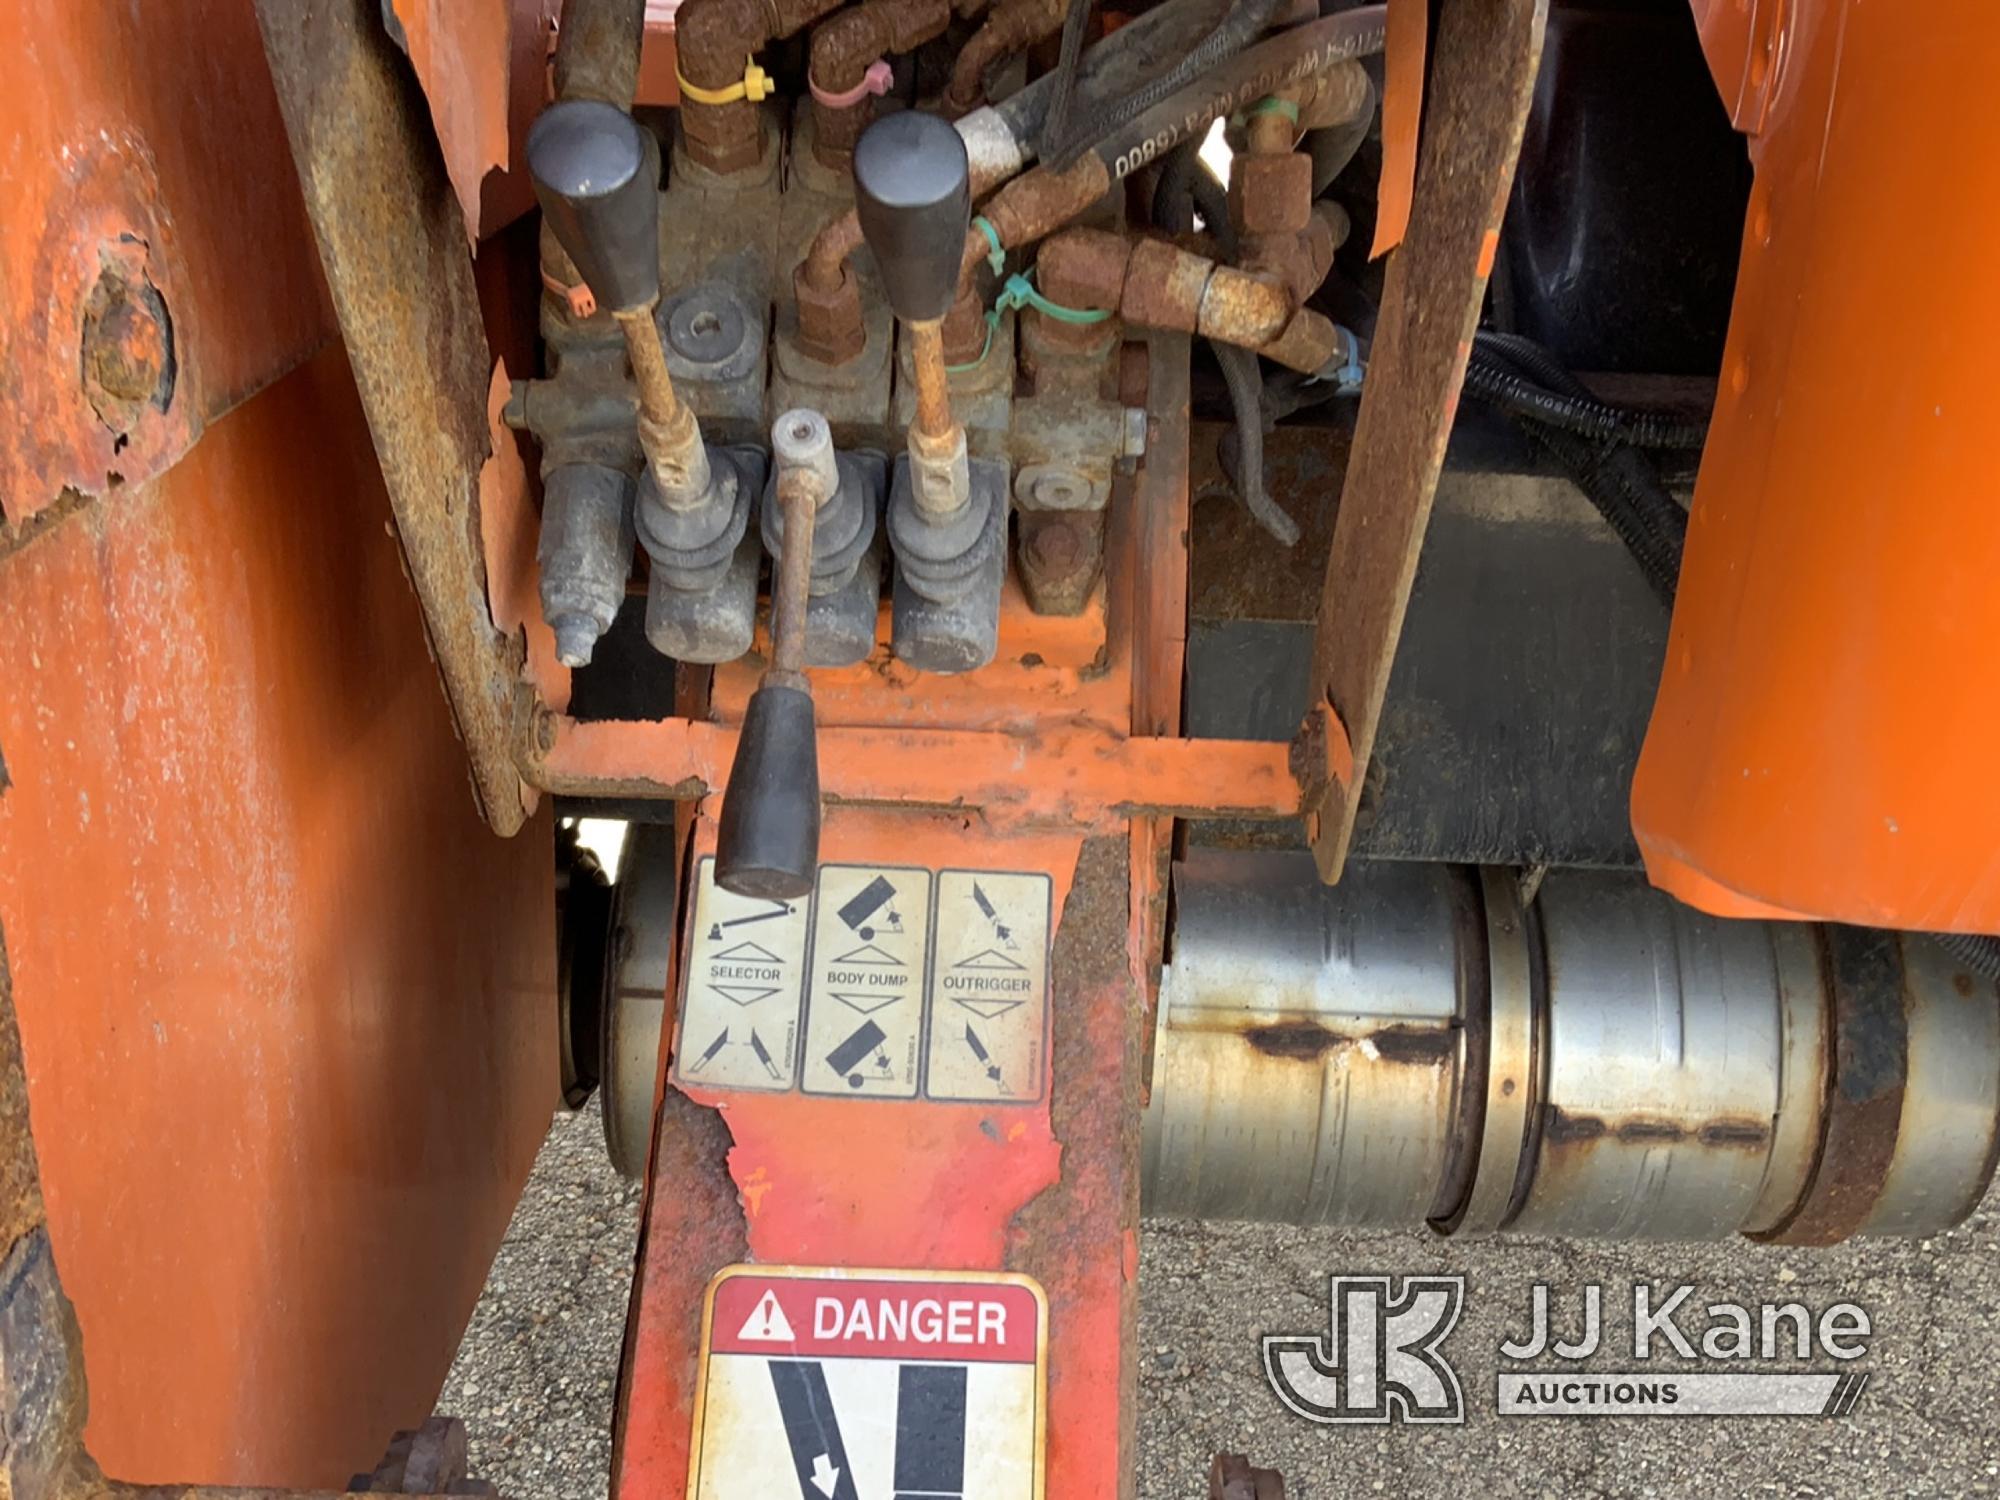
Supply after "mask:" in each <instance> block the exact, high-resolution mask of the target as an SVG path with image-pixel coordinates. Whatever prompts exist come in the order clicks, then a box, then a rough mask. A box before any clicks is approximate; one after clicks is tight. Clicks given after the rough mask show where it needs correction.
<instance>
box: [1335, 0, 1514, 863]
mask: <svg viewBox="0 0 2000 1500" xmlns="http://www.w3.org/2000/svg"><path fill="white" fill-rule="evenodd" d="M1415 9H1420V7H1416V8H1415ZM1546 12H1547V0H1448V3H1447V4H1446V5H1445V6H1444V8H1443V17H1442V20H1441V22H1440V25H1439V29H1438V36H1437V46H1436V51H1435V59H1434V62H1433V65H1432V71H1431V77H1430V90H1429V101H1430V106H1429V119H1428V125H1427V129H1426V130H1425V133H1424V140H1423V155H1422V160H1421V162H1420V165H1419V168H1418V174H1417V186H1416V196H1415V201H1414V204H1413V207H1412V212H1411V219H1410V227H1409V234H1408V237H1407V238H1406V239H1405V241H1404V242H1403V244H1402V246H1401V247H1400V248H1399V249H1398V250H1397V251H1396V252H1395V254H1394V255H1393V257H1392V258H1391V260H1390V262H1389V270H1388V280H1387V283H1386V286H1385V288H1384V292H1383V302H1382V316H1381V319H1380V321H1379V323H1378V324H1377V329H1376V339H1375V346H1374V351H1373V356H1372V359H1371V361H1370V364H1369V370H1368V386H1367V391H1366V393H1365V394H1364V395H1363V397H1362V402H1361V415H1360V425H1359V427H1358V429H1357V431H1356V433H1355V439H1354V451H1353V458H1352V461H1351V462H1350V464H1349V466H1348V470H1347V479H1346V484H1345V487H1344V489H1343V490H1342V492H1341V504H1340V515H1339V519H1338V521H1337V522H1336V523H1335V526H1334V533H1333V548H1332V551H1331V552H1330V553H1329V554H1328V557H1327V563H1326V579H1325V584H1324V586H1323V590H1322V594H1321V603H1320V614H1319V634H1318V640H1317V642H1316V644H1315V648H1314V653H1313V671H1312V678H1311V683H1312V688H1311V692H1312V702H1313V703H1314V704H1318V703H1321V702H1324V703H1327V704H1330V705H1331V706H1332V708H1333V710H1334V711H1335V713H1337V714H1338V715H1339V716H1340V719H1341V721H1342V722H1343V723H1344V724H1345V725H1346V726H1347V730H1348V734H1349V736H1350V737H1351V739H1352V741H1353V745H1354V762H1355V773H1356V774H1355V777H1354V780H1353V781H1352V782H1351V783H1349V784H1348V785H1345V786H1343V785H1340V784H1338V783H1335V784H1332V785H1330V786H1329V787H1328V788H1327V789H1326V793H1325V795H1324V796H1323V797H1322V798H1321V800H1320V802H1319V804H1318V805H1317V806H1316V807H1314V808H1313V809H1312V810H1311V811H1310V813H1309V818H1308V832H1309V834H1310V836H1311V838H1312V843H1313V853H1314V855H1315V857H1316V858H1317V860H1318V861H1319V867H1320V873H1321V874H1322V875H1323V876H1324V877H1325V878H1326V879H1327V880H1337V879H1339V877H1340V872H1341V869H1342V867H1343V866H1344V865H1345V863H1346V861H1347V849H1348V845H1349V843H1350V842H1351V841H1352V839H1353V835H1354V818H1355V813H1356V811H1357V810H1358V808H1359V805H1360V798H1359V796H1358V793H1359V790H1360V787H1361V785H1362V782H1363V780H1364V779H1365V777H1366V775H1367V768H1368V760H1369V757H1370V755H1371V754H1372V753H1373V751H1374V747H1375V734H1376V729H1377V727H1378V725H1379V723H1380V720H1381V714H1382V702H1383V698H1384V697H1385V695H1386V694H1387V691H1388V686H1389V670H1390V667H1391V666H1392V665H1393V664H1394V661H1395V655H1396V642H1397V640H1398V638H1399V637H1400V635H1401V634H1402V628H1403V612H1404V609H1405V607H1406V606H1407V604H1408V603H1409V597H1410V585H1411V583H1412V581H1413V580H1414V578H1415V576H1416V568H1417V554H1418V552H1419V550H1420V549H1421V548H1422V546H1423V539H1424V529H1425V526H1426V525H1427V523H1428V522H1429V519H1430V506H1431V497H1432V494H1433V493H1434V491H1435V490H1436V488H1437V480H1438V473H1439V471H1440V469H1441V468H1442V467H1443V464H1444V448H1445V439H1446V436H1447V434H1449V432H1450V431H1451V424H1452V419H1453V416H1454V415H1455V414H1456V411H1457V407H1458V391H1459V385H1460V382H1461V381H1462V379H1463V377H1464V372H1465V362H1466V357H1467V355H1468V353H1469V351H1470V349H1471V340H1472V330H1473V326H1474V324H1475V323H1476V322H1477V321H1478V318H1479V309H1480V302H1481V299H1482V298H1483V297H1484V295H1485V290H1486V279H1487V276H1488V274H1489V273H1490V271H1491V270H1492V256H1493V246H1494V244H1495V243H1496V236H1497V234H1498V230H1499V225H1500V218H1501V215H1502V213H1503V212H1504V210H1505V207H1506V200H1507V189H1508V186H1509V184H1510V183H1511V181H1512V180H1513V174H1514V163H1515V160H1516V158H1517V157H1518V155H1519V153H1520V147H1521V132H1522V129H1523V126H1524V123H1525V121H1526V119H1527V108H1528V99H1529V95H1530V92H1531V91H1532V88H1533V84H1534V78H1535V69H1536V64H1537V62H1538V61H1539V59H1540V56H1541V40H1542V27H1543V23H1544V20H1545V18H1546ZM1307 706H1308V705H1305V704H1301V705H1300V709H1301V711H1303V710H1304V709H1305V708H1306V707H1307Z"/></svg>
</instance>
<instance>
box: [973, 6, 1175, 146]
mask: <svg viewBox="0 0 2000 1500" xmlns="http://www.w3.org/2000/svg"><path fill="white" fill-rule="evenodd" d="M1214 8H1215V0H1167V3H1166V4H1164V5H1158V6H1155V7H1154V8H1153V9H1151V10H1149V11H1147V12H1146V13H1145V14H1144V15H1142V16H1139V17H1137V18H1136V19H1134V20H1131V21H1128V22H1126V23H1125V25H1123V26H1121V27H1119V28H1118V30H1116V31H1114V32H1112V33H1111V35H1110V36H1108V37H1106V38H1105V39H1104V40H1103V41H1101V42H1099V43H1097V45H1096V46H1094V47H1091V48H1089V49H1088V50H1086V51H1085V52H1084V54H1083V58H1082V61H1081V62H1080V63H1079V64H1078V65H1077V71H1076V86H1077V88H1078V90H1079V91H1087V92H1088V93H1090V94H1105V95H1118V94H1124V93H1129V92H1130V91H1131V90H1133V89H1135V88H1138V87H1140V86H1141V85H1142V84H1144V83H1145V81H1146V80H1147V79H1148V78H1151V77H1153V76H1154V75H1155V74H1157V73H1158V72H1159V71H1160V70H1161V69H1162V68H1164V67H1167V66H1168V65H1169V64H1170V63H1171V61H1172V60H1173V59H1174V58H1175V57H1177V56H1179V55H1180V52H1181V49H1182V48H1183V47H1184V46H1185V45H1186V44H1185V42H1184V41H1183V40H1182V38H1184V37H1185V36H1186V35H1187V32H1188V30H1189V29H1190V28H1191V27H1192V26H1193V25H1197V24H1199V23H1200V19H1201V17H1203V16H1204V15H1206V14H1207V13H1208V12H1210V11H1212V10H1213V9H1214ZM1056 82H1057V79H1056V75H1055V74H1054V73H1044V74H1043V75H1042V76H1041V77H1039V78H1037V79H1036V80H1035V81H1034V82H1032V83H1030V84H1028V85H1027V87H1025V88H1022V89H1017V90H1016V91H1015V92H1014V93H1013V94H1011V95H1009V96H1008V97H1007V98H1006V99H1004V100H1002V101H1001V102H1000V103H998V104H996V105H993V106H992V110H993V113H994V115H995V116H996V117H997V118H998V119H999V121H1000V123H1001V124H1002V125H1004V126H1005V127H1006V130H1007V133H1008V134H1009V135H1010V136H1012V137H1013V139H1014V140H1015V142H1016V143H1018V145H1019V147H1020V148H1021V150H1022V152H1023V153H1024V155H1025V156H1026V157H1027V158H1029V159H1032V158H1033V156H1034V154H1035V150H1034V146H1033V144H1032V143H1033V142H1034V140H1035V138H1036V137H1037V136H1038V135H1040V133H1041V129H1042V123H1043V121H1044V120H1046V119H1047V117H1048V111H1049V105H1050V103H1051V102H1052V101H1053V100H1054V99H1055V94H1056Z"/></svg>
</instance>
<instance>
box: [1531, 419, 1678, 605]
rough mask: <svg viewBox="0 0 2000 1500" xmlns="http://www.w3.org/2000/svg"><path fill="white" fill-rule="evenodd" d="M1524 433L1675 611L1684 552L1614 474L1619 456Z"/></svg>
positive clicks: (1541, 432)
mask: <svg viewBox="0 0 2000 1500" xmlns="http://www.w3.org/2000/svg"><path fill="white" fill-rule="evenodd" d="M1521 430H1522V433H1523V435H1524V436H1525V437H1526V438H1527V440H1528V443H1529V444H1530V446H1532V447H1535V448H1538V449H1540V450H1541V452H1543V453H1544V454H1546V455H1547V456H1548V457H1549V458H1550V459H1551V460H1553V461H1554V463H1555V465H1556V467H1557V468H1559V469H1561V470H1562V471H1563V472H1564V473H1565V474H1567V475H1569V477H1570V479H1571V480H1572V481H1573V482H1574V483H1575V485H1576V487H1577V488H1578V489H1580V490H1582V491H1583V493H1584V495H1585V496H1586V497H1587V498H1588V499H1589V501H1590V503H1591V504H1592V505H1593V506H1594V507H1596V509H1597V513H1598V514H1599V515H1600V516H1602V517H1604V520H1605V523H1606V524H1607V525H1608V526H1610V528H1611V529H1612V530H1613V531H1615V532H1617V533H1618V539H1619V540H1620V541H1622V542H1623V543H1624V544H1625V550H1626V551H1628V552H1630V553H1631V554H1632V561H1633V562H1635V563H1637V564H1638V566H1639V571H1640V572H1641V573H1642V574H1644V575H1645V578H1646V584H1647V586H1648V587H1649V588H1651V589H1652V591H1653V593H1654V594H1655V595H1656V596H1657V597H1658V598H1659V601H1660V603H1662V604H1664V605H1665V606H1666V607H1667V608H1669V609H1672V608H1673V604H1674V593H1675V591H1676V589H1677V588H1678V587H1679V583H1680V571H1681V567H1680V552H1679V550H1678V549H1677V548H1675V547H1674V546H1673V544H1672V543H1671V542H1670V541H1669V540H1668V539H1667V538H1665V537H1663V536H1661V535H1660V534H1659V532H1658V531H1656V530H1655V529H1654V528H1653V527H1652V526H1651V525H1649V524H1648V523H1647V521H1646V519H1645V516H1644V515H1643V513H1642V512H1641V511H1640V509H1639V507H1638V506H1637V505H1635V504H1634V503H1633V500H1632V495H1631V492H1630V491H1629V490H1628V489H1627V488H1626V487H1625V485H1624V484H1622V483H1621V482H1620V481H1619V478H1618V476H1617V475H1616V474H1615V473H1613V472H1612V470H1611V463H1610V460H1611V458H1612V457H1613V455H1614V451H1615V450H1613V449H1611V448H1608V447H1605V446H1603V445H1593V444H1592V443H1591V442H1590V440H1589V439H1587V438H1580V437H1577V436H1575V435H1574V434H1572V433H1567V432H1561V431H1558V430H1556V429H1554V428H1549V427H1541V426H1537V425H1535V424H1533V423H1529V422H1523V423H1521Z"/></svg>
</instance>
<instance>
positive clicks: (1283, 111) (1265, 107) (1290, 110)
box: [1230, 94, 1299, 125]
mask: <svg viewBox="0 0 2000 1500" xmlns="http://www.w3.org/2000/svg"><path fill="white" fill-rule="evenodd" d="M1255 115H1283V116H1284V117H1285V118H1286V119H1287V120H1289V121H1291V122H1292V124H1294V125H1296V124H1298V123H1299V107H1298V105H1296V104H1294V103H1293V102H1292V101H1291V100H1290V99H1280V98H1279V97H1278V96H1277V95H1275V94H1270V95H1267V96H1265V97H1264V98H1262V99H1259V100H1258V101H1257V102H1256V103H1255V104H1253V105H1251V106H1250V107H1249V108H1248V109H1246V110H1244V111H1243V112H1242V113H1240V114H1238V115H1237V116H1236V117H1235V119H1233V120H1231V121H1230V124H1232V125H1241V124H1242V123H1243V122H1244V121H1246V120H1248V119H1250V118H1252V117H1253V116H1255Z"/></svg>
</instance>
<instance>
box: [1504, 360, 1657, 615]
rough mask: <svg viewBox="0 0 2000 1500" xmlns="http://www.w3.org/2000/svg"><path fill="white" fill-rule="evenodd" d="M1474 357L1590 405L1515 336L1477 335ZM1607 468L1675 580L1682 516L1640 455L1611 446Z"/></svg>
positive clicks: (1567, 376) (1571, 378)
mask: <svg viewBox="0 0 2000 1500" xmlns="http://www.w3.org/2000/svg"><path fill="white" fill-rule="evenodd" d="M1474 349H1475V351H1476V352H1480V353H1487V354H1497V355H1498V356H1499V357H1500V359H1501V362H1502V363H1504V364H1505V365H1507V366H1511V367H1512V370H1513V372H1514V373H1516V374H1519V375H1523V376H1525V377H1526V378H1528V379H1529V380H1533V381H1538V382H1540V383H1541V384H1542V385H1544V386H1546V387H1547V388H1548V389H1550V390H1551V391H1554V392H1555V393H1556V394H1557V395H1558V396H1567V397H1570V398H1572V399H1573V400H1578V401H1592V400H1594V399H1595V398H1593V397H1592V396H1591V394H1590V391H1589V390H1588V388H1586V387H1585V385H1584V384H1583V382H1582V381H1580V380H1578V379H1577V378H1576V376H1575V375H1574V374H1572V373H1571V372H1570V370H1569V369H1568V367H1566V366H1565V365H1564V364H1563V363H1562V361H1561V360H1559V359H1557V358H1556V357H1555V356H1554V355H1553V354H1551V353H1550V352H1549V351H1548V350H1547V349H1545V348H1543V347H1542V346H1541V345H1540V344H1538V343H1536V342H1535V341H1534V340H1533V339H1531V338H1527V337H1524V336H1523V335H1521V334H1518V333H1502V332H1499V331H1498V330H1491V329H1489V330H1482V331H1481V332H1480V334H1479V335H1478V338H1477V340H1476V342H1475V344H1474ZM1608 467H1609V470H1610V472H1611V473H1612V474H1613V475H1614V476H1615V477H1616V478H1617V480H1618V481H1619V483H1620V485H1621V487H1622V488H1623V489H1624V490H1625V492H1626V493H1627V494H1628V495H1630V496H1631V497H1632V500H1633V502H1634V504H1636V505H1637V506H1638V508H1639V510H1640V511H1641V513H1642V518H1643V519H1644V520H1645V521H1646V523H1647V524H1648V525H1650V526H1651V527H1652V528H1653V530H1654V531H1656V532H1658V533H1659V535H1660V537H1661V538H1662V539H1663V540H1664V541H1665V542H1667V544H1668V545H1669V546H1670V548H1671V549H1672V557H1673V566H1674V576H1676V577H1678V576H1679V574H1680V560H1681V549H1682V548H1683V546H1685V544H1686V542H1687V512H1686V511H1685V510H1683V509H1682V508H1681V506H1680V502H1679V501H1677V500H1675V499H1674V497H1673V496H1672V495H1670V494H1668V493H1667V487H1666V485H1665V484H1664V483H1662V482H1661V480H1660V473H1659V470H1658V469H1656V468H1655V467H1654V466H1653V462H1652V460H1651V459H1649V458H1648V457H1647V456H1646V455H1645V454H1644V453H1642V452H1640V451H1639V450H1638V449H1636V448H1634V447H1632V446H1631V445H1629V444H1627V443H1624V442H1619V443H1615V444H1613V445H1612V451H1611V453H1610V454H1609V455H1608Z"/></svg>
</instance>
